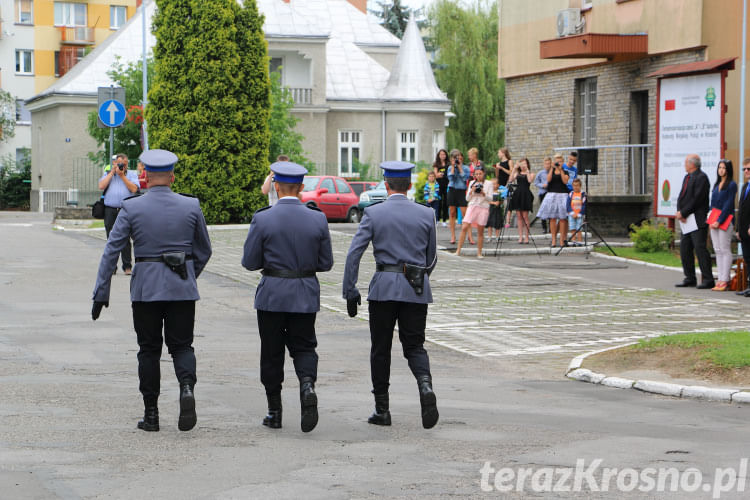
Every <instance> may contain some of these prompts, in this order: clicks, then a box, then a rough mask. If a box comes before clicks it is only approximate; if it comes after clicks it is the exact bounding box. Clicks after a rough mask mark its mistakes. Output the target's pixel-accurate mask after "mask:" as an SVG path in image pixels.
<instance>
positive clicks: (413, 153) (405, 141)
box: [398, 130, 417, 163]
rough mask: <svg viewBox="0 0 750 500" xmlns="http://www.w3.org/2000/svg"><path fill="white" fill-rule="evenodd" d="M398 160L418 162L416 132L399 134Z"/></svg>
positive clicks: (409, 131)
mask: <svg viewBox="0 0 750 500" xmlns="http://www.w3.org/2000/svg"><path fill="white" fill-rule="evenodd" d="M398 159H399V160H401V161H408V162H412V163H414V162H415V161H417V131H416V130H404V131H401V132H399V133H398Z"/></svg>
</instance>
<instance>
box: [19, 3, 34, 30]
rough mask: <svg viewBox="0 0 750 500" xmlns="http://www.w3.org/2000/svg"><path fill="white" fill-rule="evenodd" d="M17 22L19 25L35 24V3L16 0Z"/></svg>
mask: <svg viewBox="0 0 750 500" xmlns="http://www.w3.org/2000/svg"><path fill="white" fill-rule="evenodd" d="M16 22H17V23H18V24H34V2H33V1H32V0H16Z"/></svg>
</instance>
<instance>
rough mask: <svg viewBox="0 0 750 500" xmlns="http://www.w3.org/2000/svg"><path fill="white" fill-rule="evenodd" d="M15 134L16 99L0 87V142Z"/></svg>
mask: <svg viewBox="0 0 750 500" xmlns="http://www.w3.org/2000/svg"><path fill="white" fill-rule="evenodd" d="M14 135H16V100H15V98H14V97H13V94H11V93H10V92H8V91H7V90H3V89H0V142H1V141H5V140H8V139H10V138H11V137H13V136H14Z"/></svg>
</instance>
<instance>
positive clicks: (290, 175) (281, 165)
mask: <svg viewBox="0 0 750 500" xmlns="http://www.w3.org/2000/svg"><path fill="white" fill-rule="evenodd" d="M271 172H273V174H274V175H273V179H274V181H276V182H284V183H287V184H300V183H301V182H302V180H303V179H304V178H305V174H306V173H307V169H306V168H305V167H303V166H302V165H297V164H296V163H294V162H291V161H277V162H276V163H272V164H271Z"/></svg>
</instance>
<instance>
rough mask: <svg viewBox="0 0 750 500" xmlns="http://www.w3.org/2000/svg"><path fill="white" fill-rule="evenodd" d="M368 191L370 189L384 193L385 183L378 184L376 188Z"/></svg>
mask: <svg viewBox="0 0 750 500" xmlns="http://www.w3.org/2000/svg"><path fill="white" fill-rule="evenodd" d="M370 189H372V190H375V189H380V190H383V191H385V181H380V182H378V185H377V186H375V187H374V188H370Z"/></svg>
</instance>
